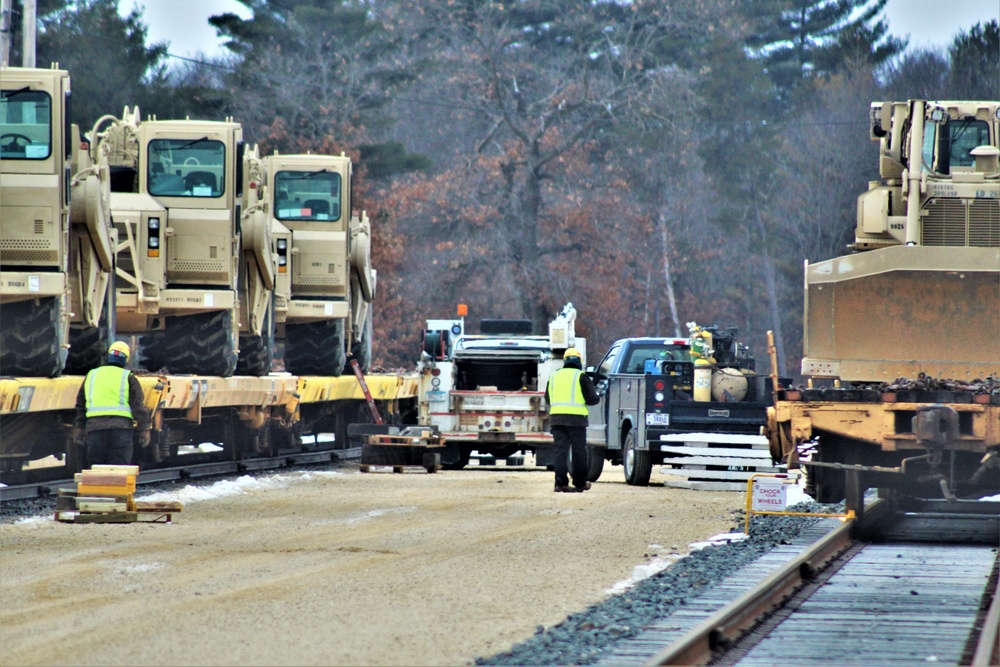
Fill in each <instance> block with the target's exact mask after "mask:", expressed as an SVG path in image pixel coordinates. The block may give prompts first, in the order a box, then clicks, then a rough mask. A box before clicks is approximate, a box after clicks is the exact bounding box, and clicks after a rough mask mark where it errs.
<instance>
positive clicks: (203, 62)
mask: <svg viewBox="0 0 1000 667" xmlns="http://www.w3.org/2000/svg"><path fill="white" fill-rule="evenodd" d="M166 55H167V57H168V58H177V60H183V61H185V62H189V63H195V64H197V65H204V66H205V67H215V68H216V69H224V70H227V71H229V72H235V71H236V68H235V67H230V66H229V65H219V64H218V63H212V62H208V61H207V60H198V59H197V58H187V57H185V56H179V55H177V54H176V53H167V54H166Z"/></svg>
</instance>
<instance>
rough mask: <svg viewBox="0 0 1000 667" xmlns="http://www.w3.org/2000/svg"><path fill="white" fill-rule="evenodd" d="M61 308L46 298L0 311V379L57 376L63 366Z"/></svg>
mask: <svg viewBox="0 0 1000 667" xmlns="http://www.w3.org/2000/svg"><path fill="white" fill-rule="evenodd" d="M60 304H61V301H60V300H59V299H58V298H56V297H47V298H44V299H37V300H29V301H16V302H14V303H9V304H6V305H4V306H3V307H0V320H2V321H3V327H0V375H8V376H15V377H16V376H21V377H58V376H59V374H60V373H61V372H62V369H63V366H64V365H65V364H66V351H65V350H64V349H63V342H64V341H63V335H62V331H63V330H62V326H61V324H62V323H61V322H60V318H59V315H60V313H59V308H60Z"/></svg>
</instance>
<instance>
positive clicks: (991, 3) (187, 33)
mask: <svg viewBox="0 0 1000 667" xmlns="http://www.w3.org/2000/svg"><path fill="white" fill-rule="evenodd" d="M136 4H138V5H139V6H140V7H143V8H144V12H143V17H144V19H145V23H146V25H148V26H149V40H150V41H153V42H157V41H168V42H170V53H172V54H174V55H178V56H187V57H192V56H195V55H196V54H198V53H204V54H208V55H216V54H218V53H220V52H221V47H220V40H219V38H218V37H216V36H215V29H214V28H212V27H211V26H209V25H208V17H209V16H212V15H214V14H222V13H224V12H234V13H236V14H239V15H240V16H243V17H249V16H250V13H249V12H248V11H247V10H246V8H245V7H244V6H243V5H241V4H240V3H239V2H237V1H236V0H121V5H120V6H121V9H122V11H123V12H124V13H127V12H128V11H129V10H130V9H131V8H132V7H133V6H135V5H136ZM885 15H886V18H888V19H889V31H890V32H891V33H892V34H893V35H896V36H899V37H902V36H905V35H909V36H910V47H911V48H913V47H928V46H933V47H938V46H947V45H948V44H949V43H951V40H952V38H953V37H954V36H955V35H956V34H957V33H958V31H959V30H967V29H968V28H969V27H971V26H972V25H974V24H976V23H986V22H987V21H989V20H990V19H1000V0H889V3H888V4H887V5H886V10H885Z"/></svg>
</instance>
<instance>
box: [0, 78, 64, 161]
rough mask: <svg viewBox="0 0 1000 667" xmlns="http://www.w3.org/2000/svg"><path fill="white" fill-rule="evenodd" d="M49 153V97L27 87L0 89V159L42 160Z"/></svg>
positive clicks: (50, 143) (50, 111) (50, 120)
mask: <svg viewBox="0 0 1000 667" xmlns="http://www.w3.org/2000/svg"><path fill="white" fill-rule="evenodd" d="M51 154H52V98H51V97H49V94H48V93H46V92H45V91H42V90H29V89H27V88H21V89H11V90H4V91H2V93H0V159H3V160H44V159H46V158H48V157H49V155H51Z"/></svg>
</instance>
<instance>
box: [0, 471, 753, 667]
mask: <svg viewBox="0 0 1000 667" xmlns="http://www.w3.org/2000/svg"><path fill="white" fill-rule="evenodd" d="M418 470H419V469H414V471H413V472H409V471H408V472H406V473H404V474H392V473H391V472H375V473H368V474H362V473H360V472H357V470H356V469H350V468H347V469H341V470H338V471H333V472H324V473H319V474H312V475H311V476H310V479H308V480H299V481H295V482H293V483H289V484H287V485H284V486H283V488H282V487H281V486H280V485H279V488H271V489H268V490H255V491H250V492H247V493H243V494H241V495H232V496H228V497H216V498H214V499H210V500H204V501H201V502H190V503H187V504H186V505H185V509H184V512H183V513H181V514H178V515H175V520H174V523H173V524H170V525H150V524H123V525H114V524H110V525H108V524H105V525H74V524H60V523H56V522H54V521H52V520H50V519H42V520H32V521H27V522H22V523H18V524H8V525H2V526H0V664H2V665H463V664H469V663H471V662H472V661H473V660H474V659H475V657H477V656H487V655H492V654H494V653H496V652H498V651H503V650H506V649H508V648H509V647H510V646H512V645H513V644H515V643H517V642H519V641H522V640H524V639H526V638H528V637H530V636H531V635H533V634H534V632H535V629H536V626H538V625H543V626H546V627H548V626H550V625H554V624H557V623H559V622H560V621H562V620H563V619H564V618H565V617H566V616H567V615H568V614H570V613H573V612H575V611H580V610H582V609H585V608H586V607H587V606H589V605H591V604H593V603H595V602H599V601H600V600H602V599H604V598H606V597H607V595H608V592H607V591H608V590H609V589H610V588H611V587H612V586H614V585H615V584H616V583H619V582H622V581H623V580H627V579H629V578H630V577H631V576H632V574H633V571H634V570H635V568H636V567H637V566H643V565H644V564H647V563H649V562H650V561H651V560H652V559H653V558H654V556H658V557H659V558H668V559H669V558H670V554H672V553H673V554H683V553H687V551H688V545H689V544H690V543H692V542H695V541H698V540H703V539H705V538H707V537H710V536H712V535H715V534H718V533H724V532H728V531H729V530H730V529H731V528H732V526H733V525H734V521H733V517H732V515H731V511H732V510H733V509H736V508H739V507H741V506H742V503H743V495H742V494H740V493H734V492H718V491H717V492H709V491H690V490H684V489H674V488H669V487H664V486H662V485H659V484H657V482H658V481H660V480H661V479H662V478H660V477H658V475H659V473H658V472H657V471H656V470H655V469H654V473H653V485H652V486H649V487H646V488H640V487H629V486H627V485H626V484H625V483H624V482H623V481H622V473H621V468H620V467H615V468H610V467H609V468H607V469H606V470H605V473H604V476H603V477H602V479H601V480H600V481H599V482H597V483H595V484H594V488H593V489H592V490H591V491H589V492H587V493H582V494H564V493H553V492H552V486H553V481H552V480H553V477H552V473H550V472H545V471H544V470H542V469H540V468H511V469H506V468H503V467H497V468H492V469H482V470H477V469H476V468H475V467H471V468H468V469H466V470H462V471H456V472H440V473H437V474H427V473H425V472H423V471H419V472H418ZM288 477H289V478H291V477H292V475H291V474H289V476H288Z"/></svg>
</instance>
